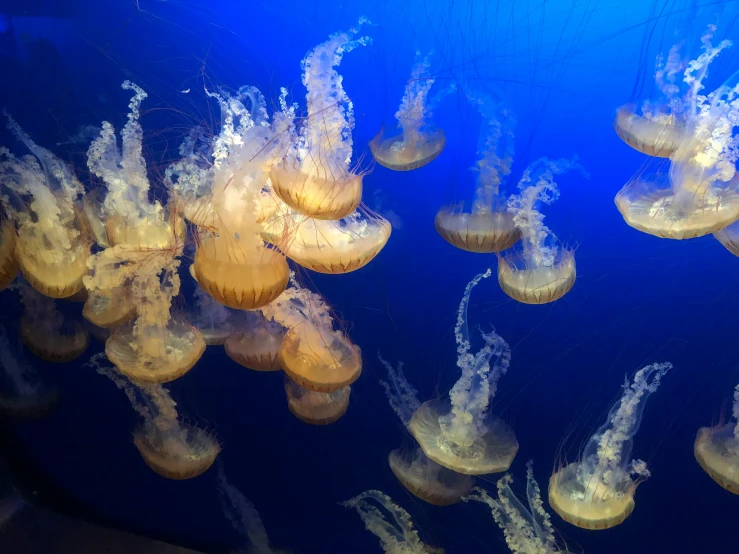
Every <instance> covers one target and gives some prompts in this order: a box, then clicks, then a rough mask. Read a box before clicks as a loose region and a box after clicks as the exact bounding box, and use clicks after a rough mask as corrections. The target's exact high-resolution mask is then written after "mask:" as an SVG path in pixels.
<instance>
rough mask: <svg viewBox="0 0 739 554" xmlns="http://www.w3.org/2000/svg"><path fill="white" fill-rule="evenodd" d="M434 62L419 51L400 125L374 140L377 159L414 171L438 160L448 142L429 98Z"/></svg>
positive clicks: (397, 168)
mask: <svg viewBox="0 0 739 554" xmlns="http://www.w3.org/2000/svg"><path fill="white" fill-rule="evenodd" d="M430 67H431V63H430V62H429V58H428V56H426V57H424V58H421V53H420V52H419V51H416V62H415V63H414V65H413V70H412V71H411V78H410V79H409V80H408V83H407V84H406V85H405V94H404V95H403V99H402V100H401V102H400V107H399V108H398V111H397V112H396V113H395V119H397V120H398V127H397V128H392V129H389V130H385V129H382V130H380V132H379V133H377V136H376V137H375V138H374V139H372V141H371V142H370V150H371V151H372V155H373V156H374V158H375V161H376V162H377V163H379V164H380V165H382V166H384V167H387V168H388V169H392V170H394V171H410V170H412V169H417V168H419V167H423V166H424V165H426V164H429V163H431V162H432V161H434V160H435V159H436V158H437V157H438V156H439V154H441V151H442V150H444V146H445V145H446V137H445V136H444V131H442V130H441V129H437V128H436V126H435V125H434V124H433V122H432V121H431V115H432V110H433V108H434V106H433V104H434V103H433V102H432V103H430V102H429V101H428V95H429V92H430V91H431V87H432V86H433V84H434V82H435V79H434V78H432V77H429V69H430Z"/></svg>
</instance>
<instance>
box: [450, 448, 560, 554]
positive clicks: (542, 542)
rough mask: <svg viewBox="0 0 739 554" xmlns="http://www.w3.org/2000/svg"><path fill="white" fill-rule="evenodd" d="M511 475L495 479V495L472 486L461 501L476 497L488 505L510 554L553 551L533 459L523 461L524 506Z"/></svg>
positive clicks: (552, 534)
mask: <svg viewBox="0 0 739 554" xmlns="http://www.w3.org/2000/svg"><path fill="white" fill-rule="evenodd" d="M512 482H513V477H511V475H510V474H506V475H504V476H503V477H502V478H501V479H499V480H498V498H497V499H495V498H492V497H491V496H490V495H489V494H488V493H487V492H486V491H484V490H483V489H480V488H477V487H475V488H474V489H473V491H472V494H470V495H469V496H467V497H465V498H464V500H465V501H469V500H476V501H477V502H482V503H484V504H487V505H488V506H490V509H491V510H492V512H493V518H494V519H495V523H497V524H498V527H500V528H501V530H502V531H503V534H504V535H505V541H506V544H507V545H508V547H509V548H510V549H511V552H513V553H514V554H555V553H557V552H569V551H568V550H567V548H565V549H564V550H561V549H560V548H559V547H558V546H557V542H556V541H555V539H554V528H553V527H552V522H551V518H550V516H549V514H548V513H547V512H546V510H545V509H544V504H543V502H542V500H541V491H540V490H539V485H538V484H537V482H536V480H535V479H534V470H533V462H531V460H529V461H528V462H527V464H526V499H527V501H528V505H529V507H528V508H527V507H526V506H524V504H523V503H522V502H521V501H520V500H519V499H518V497H517V496H516V495H515V494H514V493H513V491H512V490H511V483H512Z"/></svg>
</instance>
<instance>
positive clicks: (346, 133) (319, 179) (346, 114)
mask: <svg viewBox="0 0 739 554" xmlns="http://www.w3.org/2000/svg"><path fill="white" fill-rule="evenodd" d="M364 22H365V21H364V20H363V19H360V21H359V25H360V26H361V25H362V23H364ZM358 32H359V28H358V27H357V28H352V29H350V30H349V31H348V32H344V33H336V34H334V35H331V36H330V37H329V39H328V40H327V41H326V42H324V43H322V44H319V45H318V46H316V47H315V48H314V49H313V50H311V51H310V52H308V54H306V56H305V58H304V59H303V62H302V68H303V84H304V85H305V88H307V89H308V94H307V95H306V102H307V104H308V116H307V118H306V119H305V121H304V123H303V125H302V128H301V130H300V135H299V137H298V138H297V141H296V142H295V144H294V145H293V147H292V148H291V150H290V151H289V152H288V153H287V155H286V156H285V158H284V159H283V160H282V161H281V162H280V163H279V164H276V165H274V166H273V167H272V171H271V173H270V176H271V181H272V187H273V189H274V192H275V194H276V195H277V196H278V197H279V198H280V199H281V200H282V201H283V202H285V203H286V204H287V205H288V206H290V207H291V208H293V209H294V210H297V211H298V212H300V213H302V214H304V215H307V216H309V217H313V218H316V219H331V220H336V219H341V218H342V217H346V216H348V215H349V214H351V213H353V212H354V210H356V209H357V206H359V202H360V201H361V199H362V174H361V173H354V172H353V171H352V170H351V169H350V167H349V165H350V163H351V157H352V134H351V133H352V129H353V128H354V106H353V105H352V102H351V100H350V99H349V97H348V96H347V94H346V92H345V91H344V88H343V86H342V81H343V77H342V76H341V75H339V73H338V72H337V71H336V69H335V68H336V67H337V66H338V65H339V64H340V63H341V60H342V58H343V56H344V54H345V53H347V52H351V51H352V50H353V49H354V48H356V47H357V46H363V45H365V44H368V43H369V41H370V39H369V38H368V37H361V38H358V39H354V37H355V35H356V34H357V33H358Z"/></svg>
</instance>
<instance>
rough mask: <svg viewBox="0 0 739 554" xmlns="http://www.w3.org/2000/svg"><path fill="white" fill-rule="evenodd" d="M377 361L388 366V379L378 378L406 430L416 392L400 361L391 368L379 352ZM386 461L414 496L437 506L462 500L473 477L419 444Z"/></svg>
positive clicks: (394, 453)
mask: <svg viewBox="0 0 739 554" xmlns="http://www.w3.org/2000/svg"><path fill="white" fill-rule="evenodd" d="M377 357H378V358H379V360H380V363H381V364H382V365H384V366H385V369H387V375H388V380H387V381H380V384H381V385H382V386H383V388H384V389H385V395H386V396H387V399H388V402H389V403H390V406H391V407H392V408H393V410H394V411H395V413H396V414H398V417H399V418H400V421H401V422H402V423H403V425H404V426H405V428H406V429H408V431H411V428H410V423H411V417H412V416H413V414H414V413H415V412H416V410H418V408H420V407H421V403H420V402H419V401H418V398H417V396H416V395H417V392H416V390H415V389H414V388H413V386H412V385H411V384H410V383H409V382H408V379H407V378H406V376H405V374H404V373H403V362H398V365H397V367H393V366H392V365H391V364H390V363H389V362H387V361H385V360H384V359H383V358H382V356H381V355H380V354H379V353H378V354H377ZM388 463H389V465H390V469H391V470H392V472H393V474H394V475H395V477H397V478H398V481H400V483H401V484H402V485H403V486H404V487H405V488H406V489H408V490H409V491H410V492H411V493H413V494H414V495H415V496H417V497H418V498H420V499H421V500H424V501H426V502H428V503H429V504H434V505H436V506H449V505H450V504H456V503H457V502H459V501H461V500H462V497H463V496H464V495H466V494H468V493H469V492H470V489H472V486H473V485H474V480H473V478H472V477H470V476H469V475H463V474H461V473H456V472H454V471H452V470H451V469H447V468H445V467H444V466H442V465H439V464H437V463H436V462H435V461H433V460H432V459H430V458H429V457H428V456H426V454H424V453H423V450H421V449H420V448H419V447H418V446H415V448H413V449H412V450H411V451H405V450H404V449H402V448H398V449H396V450H393V451H392V452H390V454H389V455H388Z"/></svg>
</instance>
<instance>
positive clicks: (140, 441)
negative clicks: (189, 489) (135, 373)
mask: <svg viewBox="0 0 739 554" xmlns="http://www.w3.org/2000/svg"><path fill="white" fill-rule="evenodd" d="M105 362H106V358H105V354H103V353H100V354H95V355H94V356H92V357H91V358H90V360H89V361H88V362H87V364H86V365H87V366H88V367H92V368H94V369H95V370H96V371H97V372H98V373H100V374H101V375H105V376H106V377H108V378H109V379H110V380H111V381H113V383H114V384H115V386H116V387H118V388H119V389H121V390H122V391H123V392H124V393H126V397H128V400H129V401H130V402H131V405H132V406H133V409H134V410H135V411H136V413H138V414H139V415H140V416H141V417H142V418H143V420H144V421H143V423H142V425H141V426H140V427H139V428H138V429H137V430H136V431H135V432H134V434H133V443H134V445H135V446H136V448H137V449H138V451H139V453H140V454H141V457H142V458H143V459H144V461H145V462H146V465H148V466H149V467H150V468H151V469H152V470H153V471H154V472H156V473H158V474H159V475H161V476H162V477H166V478H167V479H177V480H181V479H191V478H193V477H197V476H198V475H200V474H201V473H204V472H206V471H207V470H208V468H210V466H211V465H213V462H214V461H215V459H216V456H218V454H219V452H220V451H221V446H220V445H219V444H218V441H217V440H216V439H215V438H214V437H213V436H212V435H211V434H210V433H208V432H207V431H204V430H203V429H200V428H199V427H196V426H195V425H191V424H189V423H185V422H184V421H182V420H181V419H180V417H179V415H178V413H177V409H176V405H177V404H176V403H175V401H174V400H172V397H171V396H170V394H169V392H168V391H167V389H165V388H164V387H162V386H161V385H147V384H141V383H134V382H132V381H130V380H129V379H127V378H126V377H125V376H124V375H122V374H121V373H120V372H119V371H118V370H117V369H116V368H115V367H110V366H108V365H107V364H106V363H105Z"/></svg>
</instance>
